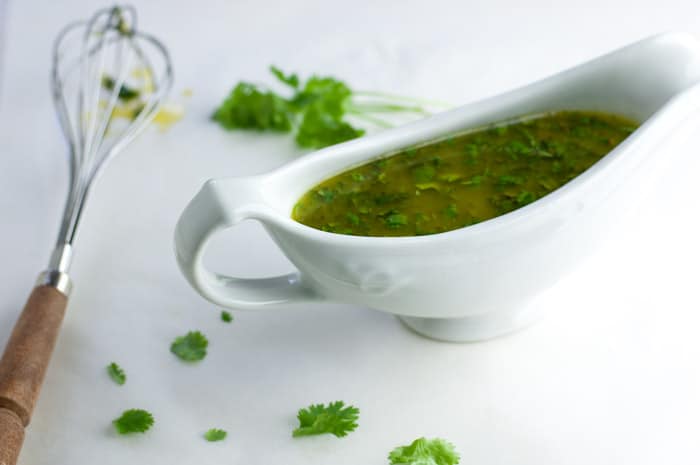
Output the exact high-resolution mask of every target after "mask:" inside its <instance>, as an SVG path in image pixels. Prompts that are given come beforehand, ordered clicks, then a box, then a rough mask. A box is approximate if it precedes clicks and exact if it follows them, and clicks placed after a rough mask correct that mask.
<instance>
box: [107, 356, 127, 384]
mask: <svg viewBox="0 0 700 465" xmlns="http://www.w3.org/2000/svg"><path fill="white" fill-rule="evenodd" d="M107 373H108V374H109V377H110V378H112V381H114V382H115V383H117V384H119V385H120V386H121V385H123V384H124V383H126V373H124V370H123V369H122V367H120V366H119V365H117V364H116V363H114V362H112V363H110V364H109V365H107Z"/></svg>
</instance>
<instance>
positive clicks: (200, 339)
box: [170, 331, 209, 362]
mask: <svg viewBox="0 0 700 465" xmlns="http://www.w3.org/2000/svg"><path fill="white" fill-rule="evenodd" d="M208 345H209V341H208V340H207V338H206V337H205V336H204V334H202V333H200V332H199V331H190V332H189V333H187V334H186V335H184V336H179V337H177V338H175V340H174V341H173V343H172V344H171V345H170V352H172V353H173V354H175V355H177V356H178V357H179V358H180V359H181V360H185V361H186V362H196V361H198V360H202V359H203V358H204V357H205V356H206V355H207V346H208Z"/></svg>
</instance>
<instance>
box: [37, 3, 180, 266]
mask: <svg viewBox="0 0 700 465" xmlns="http://www.w3.org/2000/svg"><path fill="white" fill-rule="evenodd" d="M172 83H173V71H172V65H171V61H170V56H169V54H168V51H167V49H166V48H165V46H164V45H163V44H162V43H161V42H160V41H158V40H157V39H156V38H155V37H153V36H151V35H149V34H145V33H143V32H141V31H139V30H138V28H137V18H136V11H135V9H134V8H133V7H131V6H114V7H111V8H105V9H103V10H100V11H98V12H97V13H95V14H94V15H93V16H92V17H91V18H90V19H89V20H87V21H78V22H75V23H72V24H69V25H68V26H67V27H66V28H64V29H63V30H62V31H61V32H60V33H59V35H58V37H57V38H56V41H55V44H54V52H53V68H52V94H53V100H54V103H55V106H56V111H57V113H58V118H59V121H60V124H61V127H62V129H63V132H64V134H65V136H66V139H67V141H68V148H69V155H70V188H69V191H68V198H67V201H66V206H65V210H64V216H63V221H62V224H61V229H60V231H59V234H58V240H57V244H56V249H55V250H54V252H53V254H52V257H51V261H50V263H49V270H50V271H55V272H62V273H65V272H66V271H67V270H68V267H69V265H70V259H71V249H72V244H73V240H74V238H75V232H76V228H77V226H78V222H79V221H80V216H81V213H82V210H83V206H84V204H85V200H86V198H87V195H88V193H89V190H90V186H91V183H92V181H93V180H94V179H95V177H96V176H97V174H98V173H99V172H100V170H101V168H102V167H103V166H104V165H105V163H106V162H107V160H109V159H110V158H112V157H114V156H115V155H116V154H117V153H119V152H120V151H121V150H122V149H123V148H124V147H125V146H126V145H127V144H128V143H129V142H131V141H132V140H133V139H134V138H135V137H136V136H137V135H138V134H139V133H140V132H141V131H142V130H143V129H144V128H145V127H146V126H147V125H148V123H149V122H150V121H151V120H152V119H153V117H154V116H155V115H156V112H157V111H158V109H159V107H160V105H161V103H162V102H163V100H164V98H165V97H166V95H167V94H168V92H169V91H170V88H171V87H172Z"/></svg>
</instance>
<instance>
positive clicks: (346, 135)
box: [213, 66, 429, 148]
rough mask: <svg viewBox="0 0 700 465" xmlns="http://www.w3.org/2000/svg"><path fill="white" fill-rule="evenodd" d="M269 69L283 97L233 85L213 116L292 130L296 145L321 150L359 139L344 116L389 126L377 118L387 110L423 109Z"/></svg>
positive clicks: (328, 80) (227, 122) (233, 123)
mask: <svg viewBox="0 0 700 465" xmlns="http://www.w3.org/2000/svg"><path fill="white" fill-rule="evenodd" d="M270 72H271V73H272V74H273V76H274V77H275V78H277V80H278V81H279V82H281V83H282V84H284V85H285V86H287V87H288V91H289V92H291V94H290V93H289V92H287V93H288V95H286V96H283V95H280V94H278V93H276V92H273V91H272V90H269V89H268V88H266V87H264V86H260V85H256V84H252V83H249V82H245V81H243V82H240V83H238V84H237V85H236V86H235V87H234V88H233V90H232V91H231V93H230V94H229V96H228V97H227V98H226V100H224V102H223V103H222V104H221V105H220V106H219V108H218V109H217V110H216V111H215V112H214V115H213V119H214V120H215V121H217V122H218V123H219V124H220V125H221V126H222V127H224V128H226V129H257V130H261V131H273V132H292V131H294V133H295V140H296V143H297V144H298V145H299V146H301V147H308V148H322V147H327V146H329V145H333V144H337V143H339V142H344V141H346V140H350V139H354V138H356V137H360V136H362V135H363V134H364V133H365V130H364V129H363V128H359V127H356V126H354V125H353V124H352V123H351V121H350V119H351V118H354V119H359V120H364V121H365V122H368V123H370V124H372V125H374V126H382V127H388V126H391V124H390V123H389V122H388V121H386V120H384V119H382V118H380V117H378V116H377V115H378V114H387V113H414V114H419V115H427V114H429V112H428V111H427V110H426V109H425V108H424V107H423V106H421V103H428V102H422V101H420V100H417V99H408V98H405V97H400V96H395V95H390V94H383V93H379V92H355V91H353V90H352V89H351V88H350V87H349V86H348V85H347V84H346V83H345V82H343V81H341V80H338V79H336V78H333V77H327V76H325V77H324V76H316V75H314V76H311V77H310V78H309V79H307V80H306V82H305V83H303V84H302V81H301V80H300V79H299V76H297V75H296V74H285V73H284V72H283V71H282V70H280V69H279V68H276V67H275V66H271V67H270Z"/></svg>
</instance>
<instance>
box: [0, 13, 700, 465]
mask: <svg viewBox="0 0 700 465" xmlns="http://www.w3.org/2000/svg"><path fill="white" fill-rule="evenodd" d="M136 3H137V6H138V7H139V10H140V14H141V17H140V19H141V25H142V27H143V28H145V29H147V30H149V31H151V32H153V33H154V34H156V35H157V36H159V37H161V38H162V39H163V40H164V41H165V42H166V43H167V44H168V45H169V47H170V49H171V53H172V55H173V58H174V61H175V70H176V73H177V81H176V91H175V93H174V95H173V99H174V100H178V101H183V102H184V103H185V105H186V107H187V115H186V118H185V119H184V121H182V122H181V123H180V124H178V125H176V126H175V127H173V128H172V129H171V130H170V131H168V132H166V133H159V132H158V131H156V130H151V131H149V132H148V133H146V134H145V135H144V136H143V137H142V138H140V139H139V140H138V141H136V142H135V143H134V144H133V145H132V146H130V148H129V149H128V150H127V152H126V153H124V154H123V155H122V156H120V157H119V158H118V159H116V160H115V161H114V163H112V164H111V165H110V167H109V169H108V170H107V171H106V172H105V175H104V176H103V177H102V178H100V180H99V183H98V184H97V185H96V188H95V190H94V196H93V197H92V198H91V199H90V203H89V206H88V207H87V211H86V213H85V216H84V221H83V223H82V224H81V229H80V231H79V238H78V244H77V254H76V260H75V263H74V267H73V273H72V274H73V277H74V281H75V284H76V287H75V291H74V294H73V296H72V300H71V302H70V305H69V309H68V314H67V318H66V321H65V326H64V328H63V332H62V335H61V337H60V340H59V342H58V346H57V349H56V353H55V356H54V359H53V363H52V365H51V368H50V371H49V373H48V377H47V380H46V383H45V388H44V391H43V394H42V398H41V400H40V402H39V404H38V407H37V411H36V413H35V415H34V419H33V423H32V425H31V427H30V429H29V434H28V437H27V441H26V444H25V448H24V452H23V455H22V457H21V463H22V464H23V465H64V464H65V465H81V464H96V463H99V464H106V465H107V464H126V463H131V464H136V463H139V464H150V465H158V464H180V463H201V464H205V463H206V464H218V463H222V464H223V463H227V464H229V463H241V464H243V463H245V464H266V465H269V464H286V465H302V464H303V465H315V464H319V465H320V464H334V465H359V464H366V465H375V464H376V465H379V464H385V463H387V461H386V455H387V453H388V452H389V450H391V449H392V448H393V447H395V446H396V445H399V444H405V443H408V442H410V441H411V440H413V439H414V438H416V437H418V436H428V437H434V436H440V437H445V438H448V439H449V440H451V441H452V442H453V443H454V444H455V445H456V447H457V449H458V450H459V451H460V453H461V455H462V463H463V464H479V465H495V464H518V465H561V464H581V465H590V464H597V465H600V464H610V465H613V464H614V465H620V464H635V465H646V464H650V465H651V464H660V463H664V464H697V463H699V462H700V440H698V432H699V431H700V363H698V360H699V358H700V337H698V331H697V329H698V327H699V326H700V315H699V312H698V310H700V298H699V297H698V294H697V292H696V288H697V273H698V271H697V263H698V261H699V259H700V246H698V239H697V238H698V235H699V234H700V224H699V223H698V220H697V219H696V217H697V211H698V209H697V198H698V195H699V194H700V187H698V183H697V177H696V176H697V175H695V177H694V173H696V172H697V166H698V165H697V163H695V164H694V159H695V158H697V157H698V156H700V149H698V144H697V140H690V141H688V143H687V144H686V147H685V150H686V151H687V156H686V158H685V163H686V164H684V165H683V166H679V168H678V175H677V176H673V177H669V178H668V181H667V183H668V185H669V186H672V189H669V190H668V191H663V192H662V191H659V192H658V195H657V196H655V197H654V199H652V202H651V203H649V204H648V205H646V206H645V207H644V208H643V209H642V210H641V211H640V212H639V213H637V214H636V215H635V216H633V217H632V219H631V221H630V222H629V223H630V224H629V227H628V228H627V229H625V230H621V231H620V233H619V234H616V235H615V236H613V237H611V238H610V240H609V241H608V243H607V245H606V246H605V247H604V248H603V249H601V250H600V251H599V253H598V254H597V255H595V256H594V257H591V259H590V260H589V261H588V262H586V263H585V264H584V265H583V266H582V267H581V268H580V269H579V270H578V271H577V272H576V273H574V274H572V275H570V276H568V277H566V278H565V279H563V280H562V281H561V282H560V284H558V285H557V286H556V287H555V288H553V289H551V291H550V292H549V293H548V294H547V295H546V296H545V297H544V298H543V301H542V305H547V306H549V307H551V313H550V315H549V316H548V317H547V318H546V319H545V320H544V321H542V322H541V323H539V324H537V325H535V326H533V327H531V328H529V329H527V330H525V331H523V332H520V333H518V334H515V335H512V336H509V337H506V338H502V339H498V340H494V341H490V342H487V343H480V344H470V345H458V344H444V343H437V342H432V341H429V340H426V339H422V338H421V337H418V336H416V335H414V334H412V333H410V332H409V331H407V330H406V329H405V328H404V327H402V326H401V325H400V324H399V322H398V321H397V320H395V319H394V318H393V317H391V316H389V315H385V314H382V313H378V312H375V311H372V310H369V309H364V308H354V307H350V306H340V305H333V306H331V305H323V306H314V307H303V308H302V307H296V308H286V309H279V310H272V311H265V312H261V313H254V312H253V313H241V312H236V313H235V318H236V319H235V322H234V323H233V324H232V325H224V324H223V323H221V322H220V321H219V320H218V309H216V308H213V307H212V305H210V304H208V303H207V302H205V301H203V300H202V299H201V298H200V297H199V296H198V295H197V294H195V293H194V291H192V290H191V289H190V288H189V287H188V285H187V284H186V283H185V281H184V279H183V278H182V277H181V276H180V274H179V272H178V270H177V267H176V265H175V261H174V256H173V253H172V231H173V227H174V223H175V221H176V219H177V217H178V215H179V213H180V211H181V210H182V208H183V207H184V205H185V204H186V202H187V201H188V200H189V198H190V197H191V196H192V195H194V193H195V192H196V190H197V189H198V187H199V186H200V184H201V183H202V182H203V181H204V180H205V179H207V178H210V177H214V176H233V175H246V174H252V173H259V172H263V171H266V170H269V169H271V168H273V167H276V166H279V165H280V164H282V163H284V162H286V161H288V160H291V159H293V158H295V157H297V156H298V155H300V153H301V152H299V151H298V150H297V149H296V148H295V147H294V146H293V144H292V142H291V138H289V137H274V136H266V137H260V136H257V135H254V134H253V135H251V134H246V133H227V132H225V131H222V130H220V129H219V128H218V127H217V126H215V125H214V124H212V123H210V122H209V121H208V116H209V114H210V113H211V111H212V110H213V108H214V107H215V106H216V105H217V104H218V102H219V101H220V100H221V99H222V98H223V97H224V96H225V94H226V93H227V92H228V91H229V89H230V87H231V86H232V85H233V84H234V83H235V82H236V81H238V80H240V79H249V80H267V79H269V78H268V75H267V71H266V70H267V66H268V65H269V64H270V63H275V64H278V65H279V66H281V67H283V68H284V69H290V70H296V71H299V72H300V73H301V74H303V75H306V74H309V73H311V72H314V71H317V72H320V73H328V74H333V75H337V76H339V77H342V78H343V79H345V80H347V81H348V82H349V83H350V84H351V86H353V87H355V88H358V89H371V90H384V91H392V92H396V93H403V94H407V95H416V96H422V97H426V98H434V99H440V100H447V101H451V102H454V103H462V102H467V101H471V100H475V99H479V98H483V97H485V96H488V95H493V94H496V93H499V92H501V91H504V90H507V89H509V88H512V87H514V86H518V85H521V84H526V83H528V82H530V81H532V80H534V79H537V78H540V77H543V76H545V75H548V74H551V73H553V72H555V71H557V70H560V69H563V68H565V67H568V66H571V65H574V64H576V63H578V62H580V61H583V60H585V59H588V58H592V57H593V56H596V55H598V54H601V53H604V52H606V51H608V50H611V49H613V48H616V47H618V46H621V45H623V44H626V43H629V42H632V41H634V40H637V39H639V38H642V37H644V36H647V35H650V34H652V33H656V32H660V31H664V30H686V31H690V32H693V31H695V32H698V33H700V3H698V2H691V1H688V2H682V1H664V2H657V1H654V2H640V1H639V0H637V1H631V0H626V1H617V2H610V1H607V2H596V1H593V2H591V1H586V2H543V1H528V2H515V1H511V2H505V1H490V2H475V1H452V2H449V1H431V2H412V1H400V2H399V1H397V2H328V1H325V2H324V1H298V2H291V1H289V2H282V1H279V2H272V1H255V2H234V1H228V2H226V1H199V2H184V1H179V2H174V1H167V2H166V1H149V2H146V1H143V2H136ZM97 6H101V4H96V3H95V2H88V1H61V2H39V1H22V2H20V1H12V2H10V3H9V5H8V8H6V9H5V11H4V13H5V14H6V15H7V16H6V17H5V18H3V20H4V22H5V26H6V27H7V30H6V33H5V37H6V39H7V43H6V44H5V45H6V46H5V47H4V52H5V56H4V57H3V60H4V66H3V67H2V68H1V69H3V73H4V75H3V76H2V77H1V79H0V85H1V87H0V215H1V218H2V220H1V224H2V228H0V259H1V262H2V265H3V266H2V267H0V295H1V296H2V298H1V299H0V344H4V341H5V340H6V338H7V336H8V334H9V331H10V328H11V326H12V323H13V321H14V319H15V317H16V315H17V312H18V311H19V309H20V308H21V307H22V306H23V304H24V301H25V299H26V296H27V295H28V293H29V291H30V289H31V286H32V283H33V282H34V279H35V277H36V274H37V273H38V272H39V271H40V270H41V269H42V268H43V267H44V266H45V264H46V261H47V258H48V255H49V251H50V249H51V246H52V243H53V240H54V236H55V233H56V230H57V225H58V220H59V217H60V209H61V207H62V202H63V195H64V192H65V188H66V182H67V180H66V162H65V153H64V152H65V148H64V143H63V140H62V139H61V134H60V132H59V130H58V126H57V124H56V122H55V119H54V114H53V108H52V106H51V102H50V97H49V92H48V72H49V56H50V46H51V41H52V39H53V37H54V35H55V34H56V33H57V31H58V30H59V28H60V27H61V26H62V25H63V24H64V23H66V22H68V21H69V20H73V19H76V18H79V17H83V16H86V15H87V14H89V13H91V12H92V10H94V9H95V8H96V7H97ZM0 11H2V9H0ZM659 66H663V63H659ZM184 88H192V89H193V90H194V95H193V97H191V98H190V99H185V98H183V97H181V96H180V92H181V90H182V89H184ZM693 166H694V167H695V171H693V170H692V169H691V168H692V167H693ZM572 246H575V244H572ZM215 249H216V250H215V253H214V254H213V257H211V261H212V263H213V264H214V265H216V266H217V267H218V268H219V269H221V270H224V271H227V272H231V273H238V274H239V275H247V276H263V275H267V274H271V273H277V272H282V271H287V270H289V269H290V265H289V264H288V263H287V262H286V261H285V260H284V259H283V258H282V257H281V256H280V254H279V252H277V250H276V249H275V248H274V246H273V245H272V243H271V241H270V240H269V239H268V238H267V237H266V236H265V235H264V233H263V231H262V229H261V228H260V227H258V226H257V225H256V224H245V225H243V226H242V227H240V228H239V229H237V230H236V231H233V232H231V233H230V234H228V235H226V236H225V237H222V238H221V239H220V240H219V241H218V243H217V244H216V246H215ZM465 304H468V297H467V298H466V299H465ZM190 329H201V330H202V331H203V332H204V333H206V334H207V335H208V336H209V339H210V351H209V355H208V357H207V358H206V359H205V360H204V361H203V362H201V363H199V364H197V365H194V366H188V365H183V364H182V363H180V362H179V361H178V360H177V359H176V358H175V357H174V356H172V354H170V353H169V351H168V347H169V344H170V342H171V341H172V339H173V338H174V337H175V336H177V335H180V334H184V333H185V332H186V331H188V330H190ZM111 361H117V362H119V363H120V364H121V365H122V366H123V367H124V368H125V369H126V371H127V374H128V382H127V384H126V385H125V386H123V387H118V386H116V385H114V384H113V383H112V382H111V381H110V380H109V379H108V378H107V376H106V374H105V365H107V364H108V363H109V362H111ZM336 399H343V400H346V401H348V402H351V403H353V404H354V405H356V406H358V407H359V408H360V409H361V418H360V427H359V428H358V430H357V431H356V432H354V433H352V434H351V435H349V436H348V437H346V438H344V439H336V438H335V437H333V436H329V437H316V438H304V439H292V438H291V437H290V433H291V430H292V429H293V427H294V426H295V423H296V419H295V414H296V410H297V409H298V408H299V407H302V406H306V405H308V404H309V403H312V402H327V401H332V400H336ZM132 407H141V408H146V409H148V410H150V411H152V412H153V414H154V415H155V417H156V425H155V427H154V428H153V430H152V431H150V432H149V433H147V434H146V435H143V436H138V437H118V436H117V435H116V434H115V433H114V432H113V431H112V429H111V426H110V422H111V420H112V419H113V418H115V417H117V416H118V415H119V414H120V412H121V411H122V410H124V409H127V408H132ZM211 427H221V428H224V429H226V430H228V431H229V438H228V439H227V440H226V441H224V442H221V443H207V442H205V441H204V440H203V439H202V438H201V435H202V433H203V432H204V431H205V430H207V429H208V428H211Z"/></svg>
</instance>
